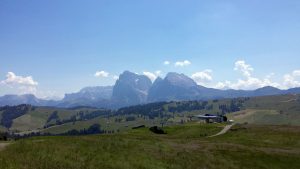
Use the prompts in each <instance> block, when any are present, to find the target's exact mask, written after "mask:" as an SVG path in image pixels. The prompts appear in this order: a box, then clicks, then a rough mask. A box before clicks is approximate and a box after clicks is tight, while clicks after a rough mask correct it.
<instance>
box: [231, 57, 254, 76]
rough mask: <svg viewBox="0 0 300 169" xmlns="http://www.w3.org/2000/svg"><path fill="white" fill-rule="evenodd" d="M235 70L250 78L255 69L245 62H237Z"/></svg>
mask: <svg viewBox="0 0 300 169" xmlns="http://www.w3.org/2000/svg"><path fill="white" fill-rule="evenodd" d="M234 70H236V71H240V72H242V73H243V75H244V76H245V77H250V76H251V72H252V71H253V70H254V69H253V68H252V66H251V65H248V64H246V62H245V61H244V60H239V61H236V62H235V67H234Z"/></svg>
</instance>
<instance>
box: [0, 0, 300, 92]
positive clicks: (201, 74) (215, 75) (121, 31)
mask: <svg viewBox="0 0 300 169" xmlns="http://www.w3.org/2000/svg"><path fill="white" fill-rule="evenodd" d="M299 11H300V1H298V0H289V1H282V0H264V1H260V0H251V1H235V0H231V1H229V0H210V1H201V0H195V1H189V0H186V1H182V0H164V1H161V0H151V1H149V0H135V1H134V0H129V1H123V0H119V1H118V0H115V1H111V0H97V1H92V0H88V1H78V0H72V1H71V0H66V1H61V0H57V1H56V0H51V1H50V0H49V1H38V0H27V1H20V0H19V1H17V0H3V1H0V59H1V64H0V81H1V83H0V86H1V88H0V95H4V94H8V93H11V94H20V93H34V94H36V95H38V96H39V97H54V96H60V97H61V96H63V94H64V93H70V92H76V91H78V90H79V89H81V88H82V87H85V86H99V85H100V86H101V85H112V84H114V82H115V78H114V76H117V75H119V74H120V73H122V72H123V71H124V70H130V71H133V72H136V73H139V74H146V75H148V76H150V77H152V78H154V77H155V76H157V75H158V73H159V75H160V76H162V77H163V76H164V75H165V74H166V73H167V72H170V71H176V72H179V73H184V74H186V75H188V76H190V77H192V78H193V79H195V80H196V81H197V83H199V84H200V85H204V86H208V87H217V88H223V89H226V88H237V89H253V88H257V87H261V86H263V85H273V86H276V87H279V88H289V87H297V86H300V82H299V81H300V48H299V44H300V12H299ZM165 61H169V62H170V64H169V65H166V64H164V62H165ZM184 61H186V62H185V63H187V64H180V62H182V63H184ZM176 62H178V64H177V66H176V65H175V63H176ZM179 65H181V66H179ZM157 71H160V72H157ZM96 72H100V73H98V74H97V75H98V76H95V74H96ZM155 72H156V73H155ZM107 73H108V75H107Z"/></svg>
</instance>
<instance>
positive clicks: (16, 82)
mask: <svg viewBox="0 0 300 169" xmlns="http://www.w3.org/2000/svg"><path fill="white" fill-rule="evenodd" d="M0 83H1V85H4V86H6V87H9V88H10V89H12V90H14V91H15V92H16V93H18V94H27V93H32V94H35V93H36V91H37V86H38V82H36V81H34V80H33V78H32V77H31V76H25V77H23V76H17V75H16V74H15V73H13V72H8V73H7V75H6V79H5V80H2V81H1V82H0Z"/></svg>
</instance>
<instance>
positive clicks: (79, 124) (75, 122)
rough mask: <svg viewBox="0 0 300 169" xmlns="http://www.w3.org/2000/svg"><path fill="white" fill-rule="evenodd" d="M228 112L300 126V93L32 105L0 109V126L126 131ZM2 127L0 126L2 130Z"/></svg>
mask: <svg viewBox="0 0 300 169" xmlns="http://www.w3.org/2000/svg"><path fill="white" fill-rule="evenodd" d="M206 113H209V114H218V115H221V114H223V115H224V114H225V115H226V116H227V117H229V119H233V120H235V121H236V122H237V123H250V124H270V125H300V95H277V96H262V97H252V98H249V97H243V98H235V99H220V100H216V99H215V100H209V101H179V102H174V101H172V102H156V103H149V104H144V105H137V106H130V107H124V108H120V109H118V110H109V109H98V108H90V107H77V108H72V109H66V108H55V107H36V106H31V105H19V106H5V107H1V108H0V120H1V121H0V122H1V123H0V127H1V128H2V130H9V131H11V132H16V133H30V132H42V133H55V134H60V133H64V132H68V131H69V130H72V129H76V130H83V129H87V128H88V127H89V126H91V125H93V124H99V125H100V126H101V128H102V129H103V130H105V131H114V132H117V131H125V130H128V129H131V128H132V127H135V126H139V125H146V126H154V125H159V126H160V125H177V124H182V123H185V122H187V121H191V120H196V119H193V118H191V116H193V115H197V114H206ZM1 128H0V129H1Z"/></svg>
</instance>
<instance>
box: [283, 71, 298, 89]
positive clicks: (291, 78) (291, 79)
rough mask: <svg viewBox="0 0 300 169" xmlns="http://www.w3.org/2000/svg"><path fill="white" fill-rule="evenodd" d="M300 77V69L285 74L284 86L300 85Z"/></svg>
mask: <svg viewBox="0 0 300 169" xmlns="http://www.w3.org/2000/svg"><path fill="white" fill-rule="evenodd" d="M299 77H300V70H294V71H293V72H292V73H290V74H285V75H284V76H283V88H294V87H300V81H298V80H297V78H299Z"/></svg>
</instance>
